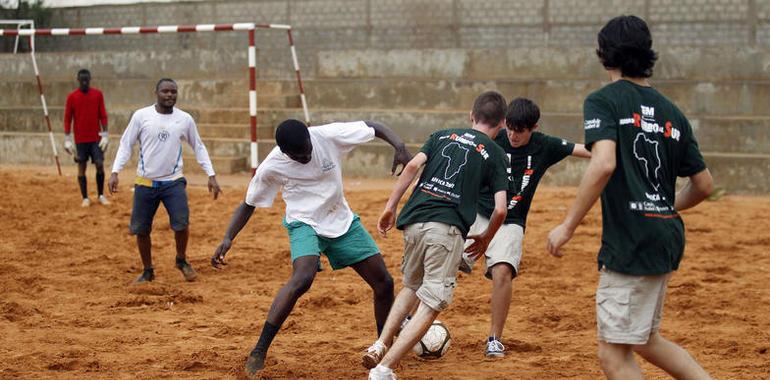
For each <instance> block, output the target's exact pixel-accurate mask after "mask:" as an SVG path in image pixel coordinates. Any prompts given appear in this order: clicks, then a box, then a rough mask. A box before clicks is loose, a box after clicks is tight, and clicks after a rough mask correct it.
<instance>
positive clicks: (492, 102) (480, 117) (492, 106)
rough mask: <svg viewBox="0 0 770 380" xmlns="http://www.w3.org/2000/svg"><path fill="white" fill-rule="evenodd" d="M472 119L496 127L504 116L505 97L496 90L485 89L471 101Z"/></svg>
mask: <svg viewBox="0 0 770 380" xmlns="http://www.w3.org/2000/svg"><path fill="white" fill-rule="evenodd" d="M472 112H473V119H474V120H475V121H476V122H477V123H483V124H486V125H488V126H490V127H496V126H497V125H498V124H500V122H501V121H502V120H503V119H504V118H505V98H504V97H503V95H502V94H500V93H499V92H497V91H486V92H484V93H483V94H481V95H479V96H478V97H477V98H476V101H474V102H473V111H472Z"/></svg>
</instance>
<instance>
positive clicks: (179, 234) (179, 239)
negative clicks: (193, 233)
mask: <svg viewBox="0 0 770 380" xmlns="http://www.w3.org/2000/svg"><path fill="white" fill-rule="evenodd" d="M189 239H190V228H189V227H186V228H185V229H183V230H181V231H174V240H175V241H176V258H177V259H180V260H185V261H187V240H189Z"/></svg>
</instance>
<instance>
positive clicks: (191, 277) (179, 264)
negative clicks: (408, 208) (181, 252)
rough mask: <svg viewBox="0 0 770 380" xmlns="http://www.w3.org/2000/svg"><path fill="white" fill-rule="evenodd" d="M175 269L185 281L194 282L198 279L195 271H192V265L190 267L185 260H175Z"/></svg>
mask: <svg viewBox="0 0 770 380" xmlns="http://www.w3.org/2000/svg"><path fill="white" fill-rule="evenodd" d="M176 268H177V269H179V270H180V271H182V274H183V275H184V279H185V281H195V279H196V278H198V273H195V269H193V267H192V265H190V263H188V262H187V260H184V259H180V258H177V259H176Z"/></svg>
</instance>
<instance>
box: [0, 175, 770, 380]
mask: <svg viewBox="0 0 770 380" xmlns="http://www.w3.org/2000/svg"><path fill="white" fill-rule="evenodd" d="M89 170H91V169H89ZM91 173H92V172H90V171H89V177H92V174H91ZM130 179H131V176H130V173H129V174H124V175H122V180H123V184H122V185H121V191H120V192H119V193H118V194H116V195H115V196H114V197H112V198H111V199H112V202H113V204H112V205H111V206H109V207H103V206H92V207H91V208H88V209H82V208H80V207H79V203H80V202H79V195H78V191H77V185H76V181H75V178H74V176H73V175H72V173H71V169H68V176H65V177H58V176H55V175H52V174H51V170H50V169H49V168H45V169H41V168H9V167H7V166H6V167H2V168H0V181H1V183H2V184H3V188H4V189H3V190H4V191H3V193H4V196H3V197H2V200H1V201H0V227H1V228H2V231H3V237H2V239H0V286H2V293H1V295H0V377H2V378H57V379H71V378H72V379H74V378H186V379H187V378H195V379H198V378H201V379H219V378H238V377H241V376H242V375H241V365H242V362H243V360H244V358H245V355H246V354H247V353H248V351H249V350H250V349H251V348H252V346H253V344H254V343H255V342H256V339H257V337H258V333H259V331H260V329H261V326H262V323H263V321H264V318H265V315H266V313H267V309H268V308H269V306H270V303H271V301H272V298H273V296H274V294H275V293H276V291H277V290H278V288H279V287H280V286H281V284H282V283H283V281H284V280H286V279H287V278H288V276H289V273H290V265H289V245H288V240H287V238H286V232H285V230H284V229H283V228H282V227H281V225H280V220H281V217H282V215H283V212H282V210H283V203H282V202H280V201H279V202H276V205H275V207H273V208H272V209H269V210H259V211H258V212H257V214H256V215H255V217H253V218H252V220H251V222H250V224H249V225H248V226H247V227H246V228H245V229H244V231H243V232H242V233H241V236H239V238H238V239H237V240H236V242H235V245H234V248H233V250H232V251H231V254H230V255H229V256H228V257H229V258H230V265H229V266H228V267H227V269H225V270H222V271H216V270H214V269H212V268H211V267H210V266H209V265H208V258H209V256H210V255H211V253H212V252H213V250H214V247H215V246H216V244H217V243H218V241H219V240H220V239H221V236H222V234H223V232H224V230H225V227H226V225H227V223H228V220H229V217H230V214H231V212H232V210H233V208H234V207H235V206H236V205H237V204H238V203H239V202H240V201H241V199H242V197H243V194H244V192H245V187H244V184H245V183H246V181H247V177H244V176H240V177H232V178H223V179H221V181H222V182H223V183H226V184H228V185H232V186H233V187H228V188H226V189H225V195H224V197H223V198H221V199H219V200H217V201H212V200H211V199H210V198H209V197H208V196H207V194H206V192H205V189H204V188H202V187H200V186H195V184H196V183H197V184H200V183H202V179H201V178H197V179H196V178H193V179H192V180H191V183H192V186H190V188H189V194H190V206H191V213H192V215H191V240H190V249H189V256H190V257H191V262H192V264H193V265H194V266H195V267H196V268H197V269H198V271H199V274H200V277H199V281H197V282H194V283H185V282H184V281H183V279H182V276H181V274H180V273H179V272H178V271H177V270H176V269H175V268H174V266H173V263H174V245H173V235H172V232H171V230H170V229H169V225H168V221H167V217H166V214H165V211H159V213H158V215H157V217H156V224H155V229H154V234H153V239H154V241H153V248H154V258H155V266H156V275H157V280H156V281H155V282H154V283H152V284H150V285H146V286H132V285H130V284H129V283H130V282H131V280H133V279H134V278H135V277H136V276H137V275H138V274H139V272H140V269H141V265H140V261H139V256H138V253H137V252H136V247H135V243H134V239H133V238H132V237H131V236H130V235H129V234H128V221H129V216H130V213H131V191H130V187H129V182H130ZM89 181H91V179H90V178H89ZM387 183H388V182H387V181H385V182H383V181H378V182H368V181H356V180H350V181H348V182H347V185H346V186H347V189H348V192H347V194H348V200H349V202H350V204H351V206H352V207H353V209H354V210H356V211H357V212H358V213H360V214H361V218H362V220H363V222H364V224H365V226H366V227H367V228H368V229H369V230H370V231H373V230H374V225H375V222H376V218H377V216H378V213H379V211H380V210H381V209H382V207H383V205H384V203H385V200H386V198H387V196H388V192H389V189H388V188H387ZM90 186H91V191H92V192H93V191H94V190H95V186H94V184H93V182H91V183H90ZM574 194H575V190H574V189H571V188H543V189H541V191H540V192H539V194H538V196H537V198H536V199H535V203H534V207H533V210H532V213H531V219H530V224H529V227H528V230H527V237H526V239H525V243H524V248H525V254H524V259H523V263H522V273H521V276H520V277H519V278H518V279H516V280H515V282H514V295H513V302H512V305H511V312H510V315H509V317H508V321H507V324H506V333H505V336H504V339H503V341H504V343H505V345H506V346H507V348H508V355H507V356H506V357H505V358H503V359H500V360H489V359H485V358H484V356H483V351H482V350H483V340H484V338H485V336H486V332H487V329H488V318H489V317H488V312H489V302H488V299H489V291H490V282H489V281H487V280H486V279H484V278H483V276H482V275H481V274H480V273H474V274H473V275H472V276H463V277H462V278H461V279H460V281H459V287H458V290H457V293H456V297H455V303H454V304H453V305H452V306H451V308H450V309H449V311H447V312H446V313H444V314H443V315H441V317H440V319H442V320H443V321H444V322H445V323H446V324H447V325H448V327H449V329H450V331H451V333H452V334H453V337H454V341H453V345H452V347H451V348H450V350H449V352H448V353H447V355H446V356H445V357H444V358H442V359H440V360H437V361H422V360H419V359H417V358H415V357H413V356H410V357H408V358H406V359H405V360H404V361H403V362H402V364H401V367H400V368H398V370H397V373H398V375H399V376H400V378H403V379H470V378H474V379H485V378H490V379H491V378H521V379H534V378H538V379H555V378H579V379H595V378H599V377H600V376H601V373H600V370H599V366H598V364H597V361H596V358H595V357H596V355H595V351H596V343H595V332H594V331H595V324H594V301H593V298H594V296H593V294H594V287H595V284H596V281H597V278H598V275H597V271H596V264H595V256H596V252H597V249H598V246H599V240H600V234H601V229H600V215H599V209H598V207H597V208H595V209H594V210H592V212H591V214H590V215H589V217H588V218H587V219H586V221H585V222H584V225H582V226H581V227H580V228H579V229H578V231H577V233H576V236H575V238H574V239H573V241H572V242H571V243H570V244H569V246H568V248H567V257H565V258H563V259H561V260H559V259H555V258H552V257H550V256H549V255H548V254H547V253H546V252H545V250H544V246H545V242H544V239H545V234H546V233H547V231H548V229H549V228H550V227H552V226H554V225H555V224H556V223H557V222H558V221H559V220H560V218H561V217H562V216H563V214H564V213H565V210H566V207H567V205H568V203H569V202H570V201H571V199H572V198H573V197H574ZM767 215H770V198H768V197H737V196H727V197H725V198H722V199H721V200H719V201H717V202H708V203H706V204H704V205H702V206H701V207H698V208H697V209H695V210H692V211H688V212H685V213H684V218H685V221H686V224H687V238H688V245H687V252H686V255H685V259H684V262H683V265H682V268H681V269H680V271H679V273H677V274H676V275H675V276H674V277H673V280H672V282H671V284H670V289H669V293H668V299H667V304H666V308H665V316H664V322H663V333H664V335H666V336H668V337H669V338H671V339H673V340H674V341H676V342H678V343H680V344H682V345H683V346H684V347H686V348H687V349H688V350H689V351H690V352H691V353H692V354H693V355H694V356H695V357H696V358H697V359H698V360H699V361H700V362H701V363H702V364H703V365H704V366H705V367H706V368H707V369H708V370H709V371H710V372H711V373H712V374H713V375H714V376H715V378H719V379H767V378H768V377H769V376H770V353H768V348H770V286H768V285H767V283H768V282H767V281H768V278H770V254H768V252H767V248H768V246H770V232H768V231H767V220H768V219H767ZM400 237H401V236H400V233H398V234H395V235H394V236H391V237H389V238H388V239H381V238H379V237H376V239H377V242H378V244H379V245H380V247H381V248H382V250H383V252H384V255H385V260H386V262H387V264H388V267H389V269H390V271H391V273H392V274H393V276H394V277H395V278H396V280H397V283H398V281H399V280H400V278H401V275H400V273H399V272H398V264H399V263H400V259H401V249H402V241H401V238H400ZM327 268H328V266H327ZM398 289H400V285H397V290H398ZM374 338H375V329H374V322H373V316H372V305H371V293H370V291H369V289H368V288H367V286H366V285H365V284H364V283H363V282H362V281H361V280H360V279H359V278H358V277H357V275H356V274H355V273H354V272H353V271H351V270H342V271H337V272H333V271H331V270H329V269H327V270H326V271H324V272H321V273H319V275H318V277H317V279H316V282H315V284H314V285H313V288H312V289H311V290H310V292H309V293H308V294H306V295H305V297H304V298H303V299H301V300H300V301H299V303H298V305H297V307H296V309H295V311H294V313H293V314H292V316H290V317H289V319H288V320H287V322H286V323H285V324H284V326H283V329H282V331H281V333H280V334H279V336H278V338H277V339H276V340H275V342H274V344H273V347H272V349H271V351H270V355H269V359H268V365H267V367H266V369H265V370H264V371H263V372H262V373H261V375H262V377H263V378H265V379H278V378H314V379H349V378H352V379H364V378H365V376H366V371H365V370H364V369H363V368H362V367H361V366H360V364H359V362H360V356H359V352H360V351H361V350H363V349H364V348H365V347H366V346H367V345H368V344H369V343H371V341H372V340H373V339H374ZM643 369H644V371H645V374H646V375H647V376H648V378H652V379H662V378H666V375H665V374H664V373H663V372H661V371H660V370H658V369H655V368H652V367H651V366H649V365H647V364H643Z"/></svg>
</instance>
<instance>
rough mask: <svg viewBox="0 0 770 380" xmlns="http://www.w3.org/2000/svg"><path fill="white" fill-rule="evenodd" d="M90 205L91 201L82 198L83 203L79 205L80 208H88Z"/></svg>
mask: <svg viewBox="0 0 770 380" xmlns="http://www.w3.org/2000/svg"><path fill="white" fill-rule="evenodd" d="M90 205H91V200H90V199H88V198H83V203H81V204H80V207H88V206H90Z"/></svg>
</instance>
